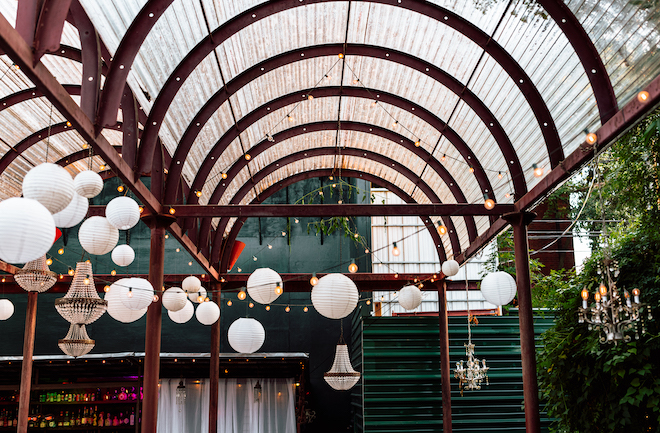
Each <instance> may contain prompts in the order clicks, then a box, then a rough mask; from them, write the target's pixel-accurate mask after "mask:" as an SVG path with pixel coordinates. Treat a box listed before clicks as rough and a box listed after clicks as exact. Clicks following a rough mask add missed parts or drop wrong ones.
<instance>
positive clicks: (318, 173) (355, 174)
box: [211, 169, 447, 272]
mask: <svg viewBox="0 0 660 433" xmlns="http://www.w3.org/2000/svg"><path fill="white" fill-rule="evenodd" d="M334 174H336V173H334ZM331 175H333V170H332V169H320V170H311V171H305V172H301V173H296V174H295V175H293V176H291V177H288V178H286V179H283V180H282V181H280V182H277V183H276V184H274V185H271V186H270V187H268V188H267V189H266V190H264V191H263V192H262V193H261V194H260V195H259V197H258V198H255V199H254V200H253V201H252V203H261V202H263V201H264V200H266V199H267V198H268V197H270V196H271V195H273V194H274V193H276V192H277V191H280V190H282V189H283V188H286V187H287V186H289V185H292V184H294V183H296V182H300V181H302V180H306V179H312V178H317V177H327V176H331ZM342 176H343V177H350V178H355V179H364V180H366V181H368V182H372V183H378V184H380V185H383V186H385V187H386V188H387V189H388V190H389V191H391V192H392V193H394V194H395V195H396V196H398V197H399V198H401V200H403V201H405V202H406V203H415V200H413V198H412V197H410V195H408V194H407V193H406V192H405V191H403V190H402V189H401V188H399V187H398V186H396V185H394V184H393V183H391V182H389V181H387V180H385V179H382V178H380V177H378V176H375V175H372V174H369V173H362V172H359V171H355V170H342ZM420 218H421V220H422V222H423V223H424V225H425V226H426V228H427V229H428V230H429V233H430V235H431V237H432V238H433V242H434V243H435V246H436V251H437V253H438V258H439V260H440V261H441V262H442V261H445V260H447V255H446V253H445V250H444V247H443V244H442V239H441V238H440V235H439V234H438V231H437V230H436V228H435V226H434V225H433V222H431V219H430V218H429V217H420ZM245 220H246V218H239V219H237V220H236V222H235V223H234V225H233V226H232V228H231V230H230V232H229V235H228V236H227V239H226V241H225V242H222V237H220V240H219V241H217V242H218V243H220V244H221V246H222V252H221V256H220V258H219V259H220V260H219V261H220V267H219V271H220V272H226V271H225V270H226V269H227V267H228V264H229V256H230V254H229V253H230V252H231V250H232V247H233V245H234V242H235V241H236V237H237V236H238V233H239V232H240V227H242V225H243V222H245ZM213 246H214V249H213V250H214V251H216V255H215V256H213V254H212V255H211V257H218V256H217V254H218V253H219V252H220V248H221V247H220V246H218V247H217V248H216V243H214V244H213Z"/></svg>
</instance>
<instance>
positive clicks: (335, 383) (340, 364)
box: [323, 320, 360, 391]
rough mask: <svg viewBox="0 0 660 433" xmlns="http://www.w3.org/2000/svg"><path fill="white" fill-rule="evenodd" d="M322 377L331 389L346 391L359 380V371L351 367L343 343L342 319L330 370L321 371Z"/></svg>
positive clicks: (345, 346) (346, 347)
mask: <svg viewBox="0 0 660 433" xmlns="http://www.w3.org/2000/svg"><path fill="white" fill-rule="evenodd" d="M323 379H324V380H325V381H326V382H327V383H328V385H330V386H331V387H332V388H333V389H336V390H337V391H346V390H348V389H351V388H353V387H354V386H355V384H356V383H358V380H360V373H359V372H357V371H355V370H354V369H353V366H352V365H351V359H350V357H349V356H348V346H347V345H346V343H344V321H343V320H342V321H341V335H340V337H339V343H338V344H337V349H336V351H335V360H334V362H333V363H332V368H330V371H328V372H326V373H323Z"/></svg>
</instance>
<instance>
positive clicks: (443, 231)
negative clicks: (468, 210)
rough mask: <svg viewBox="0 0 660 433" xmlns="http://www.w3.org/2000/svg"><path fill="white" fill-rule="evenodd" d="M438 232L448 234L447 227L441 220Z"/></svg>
mask: <svg viewBox="0 0 660 433" xmlns="http://www.w3.org/2000/svg"><path fill="white" fill-rule="evenodd" d="M438 233H439V234H440V235H446V234H447V227H445V226H444V225H442V224H441V223H440V222H438Z"/></svg>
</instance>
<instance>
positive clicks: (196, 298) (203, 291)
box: [188, 287, 206, 304]
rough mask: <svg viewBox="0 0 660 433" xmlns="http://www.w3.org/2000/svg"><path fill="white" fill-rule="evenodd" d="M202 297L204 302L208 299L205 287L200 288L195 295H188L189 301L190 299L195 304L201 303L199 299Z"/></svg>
mask: <svg viewBox="0 0 660 433" xmlns="http://www.w3.org/2000/svg"><path fill="white" fill-rule="evenodd" d="M200 296H201V297H202V302H204V300H205V299H206V289H205V288H204V287H200V288H199V290H198V291H197V292H195V293H188V299H190V300H191V301H193V302H196V303H198V304H199V303H200V302H199V297H200Z"/></svg>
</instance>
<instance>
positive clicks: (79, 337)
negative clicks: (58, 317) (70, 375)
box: [57, 323, 96, 358]
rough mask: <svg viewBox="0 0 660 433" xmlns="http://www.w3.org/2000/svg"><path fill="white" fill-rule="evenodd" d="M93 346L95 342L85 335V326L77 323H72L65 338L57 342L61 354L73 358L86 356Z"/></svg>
mask: <svg viewBox="0 0 660 433" xmlns="http://www.w3.org/2000/svg"><path fill="white" fill-rule="evenodd" d="M95 344H96V342H95V341H94V340H92V339H91V338H89V335H87V330H86V329H85V325H82V324H78V323H72V324H71V326H70V327H69V332H68V333H67V334H66V337H64V338H63V339H61V340H58V341H57V345H58V346H59V347H60V349H62V352H64V353H65V354H66V355H69V356H73V357H74V358H77V357H79V356H83V355H87V354H88V353H89V352H90V351H91V350H92V349H93V348H94V345H95Z"/></svg>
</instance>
